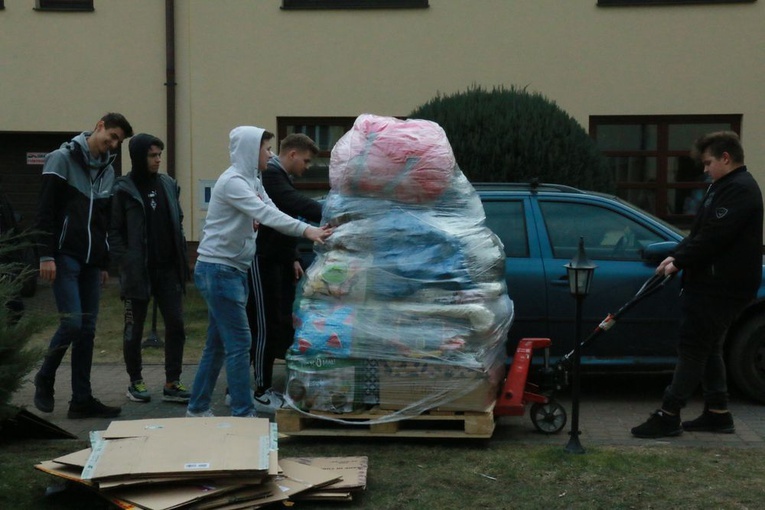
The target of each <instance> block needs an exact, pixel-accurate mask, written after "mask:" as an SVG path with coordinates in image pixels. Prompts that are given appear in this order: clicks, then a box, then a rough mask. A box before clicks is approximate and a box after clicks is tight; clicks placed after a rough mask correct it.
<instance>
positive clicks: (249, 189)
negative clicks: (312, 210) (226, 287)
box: [197, 126, 310, 271]
mask: <svg viewBox="0 0 765 510" xmlns="http://www.w3.org/2000/svg"><path fill="white" fill-rule="evenodd" d="M263 132H264V130H263V129H261V128H258V127H254V126H239V127H236V128H234V129H232V130H231V133H230V135H229V136H230V138H231V143H230V145H229V152H230V153H231V166H230V167H228V169H227V170H226V171H225V172H223V174H222V175H221V176H220V178H218V181H217V182H216V183H215V186H214V187H213V189H212V196H211V197H210V204H209V206H208V208H207V218H206V220H205V226H204V229H203V230H202V240H201V241H200V243H199V248H198V250H197V251H198V253H199V257H198V259H199V260H201V261H203V262H210V263H213V264H225V265H227V266H232V267H235V268H236V269H239V270H240V271H247V268H248V267H249V266H250V263H251V262H252V259H253V257H254V256H255V239H256V236H257V231H256V230H254V228H253V221H256V222H258V223H262V224H263V225H267V226H269V227H271V228H273V229H274V230H277V231H278V232H281V233H282V234H285V235H288V236H294V237H300V236H302V235H303V232H305V229H306V228H308V227H309V226H310V225H308V224H307V223H304V222H302V221H299V220H296V219H294V218H292V217H291V216H289V215H288V214H284V213H283V212H281V211H280V210H279V209H277V208H276V206H275V205H274V203H273V201H271V199H270V198H269V197H268V195H267V194H266V192H265V190H264V189H263V185H262V184H261V182H260V179H259V178H258V158H259V155H260V141H261V139H262V137H263Z"/></svg>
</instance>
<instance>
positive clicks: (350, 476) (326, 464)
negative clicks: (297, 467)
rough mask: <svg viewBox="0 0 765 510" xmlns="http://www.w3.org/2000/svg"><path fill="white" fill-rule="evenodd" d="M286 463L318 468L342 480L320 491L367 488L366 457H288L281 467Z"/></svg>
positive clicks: (367, 459)
mask: <svg viewBox="0 0 765 510" xmlns="http://www.w3.org/2000/svg"><path fill="white" fill-rule="evenodd" d="M286 462H296V463H298V464H303V465H305V466H311V467H315V468H320V469H322V470H324V471H327V472H329V473H332V474H333V475H335V476H339V477H341V478H342V479H341V480H340V481H338V482H335V483H333V484H331V485H327V486H326V487H322V490H330V489H331V490H361V489H366V486H367V469H368V467H369V458H368V457H290V458H287V459H282V460H281V461H280V463H281V465H284V464H285V463H286Z"/></svg>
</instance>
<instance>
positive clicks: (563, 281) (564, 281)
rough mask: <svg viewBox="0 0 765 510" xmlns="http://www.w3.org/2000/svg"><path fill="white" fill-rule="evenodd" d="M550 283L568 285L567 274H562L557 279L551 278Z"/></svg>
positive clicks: (561, 285) (560, 285) (559, 285)
mask: <svg viewBox="0 0 765 510" xmlns="http://www.w3.org/2000/svg"><path fill="white" fill-rule="evenodd" d="M550 285H555V286H557V287H564V286H565V287H568V275H567V274H564V275H563V276H561V277H560V278H558V279H557V280H552V281H551V282H550Z"/></svg>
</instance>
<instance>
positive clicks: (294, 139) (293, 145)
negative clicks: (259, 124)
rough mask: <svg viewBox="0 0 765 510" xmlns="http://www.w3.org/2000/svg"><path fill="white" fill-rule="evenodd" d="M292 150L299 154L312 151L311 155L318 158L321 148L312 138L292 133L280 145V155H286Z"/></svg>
mask: <svg viewBox="0 0 765 510" xmlns="http://www.w3.org/2000/svg"><path fill="white" fill-rule="evenodd" d="M291 150H296V151H299V152H304V151H311V154H313V155H314V156H317V155H318V154H319V147H318V146H317V145H316V144H315V143H314V141H313V140H311V137H310V136H308V135H304V134H303V133H292V134H289V135H287V136H286V137H284V140H282V143H281V144H280V145H279V154H282V153H286V152H288V151H291Z"/></svg>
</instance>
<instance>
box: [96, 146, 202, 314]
mask: <svg viewBox="0 0 765 510" xmlns="http://www.w3.org/2000/svg"><path fill="white" fill-rule="evenodd" d="M161 144H162V142H161V141H160V140H159V139H158V138H156V137H154V136H152V135H148V134H145V133H140V134H137V135H135V136H133V138H131V139H130V145H129V147H130V159H131V161H132V170H131V172H130V173H129V174H128V175H126V176H123V177H120V178H118V179H117V181H116V182H115V184H114V190H113V191H114V196H113V198H112V215H111V223H110V228H109V242H110V244H111V253H112V255H113V256H114V259H115V260H116V262H117V263H118V264H119V273H120V296H121V297H122V298H130V299H142V300H148V299H149V298H150V297H151V294H152V292H153V289H152V284H153V283H155V282H153V280H154V279H155V278H156V277H157V276H158V275H159V274H160V273H161V274H163V275H164V274H165V270H167V269H170V268H173V269H175V271H176V272H177V276H178V281H179V282H180V283H181V285H185V282H186V279H187V277H188V256H187V253H186V237H185V236H184V233H183V210H182V209H181V204H180V202H179V199H178V197H179V195H180V189H179V188H178V184H177V183H176V182H175V179H173V178H172V177H170V176H169V175H166V174H163V173H156V174H152V173H150V172H149V167H148V162H147V159H146V158H147V155H148V153H149V149H150V148H151V146H152V145H156V146H158V147H161ZM160 268H161V269H162V271H159V270H160Z"/></svg>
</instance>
